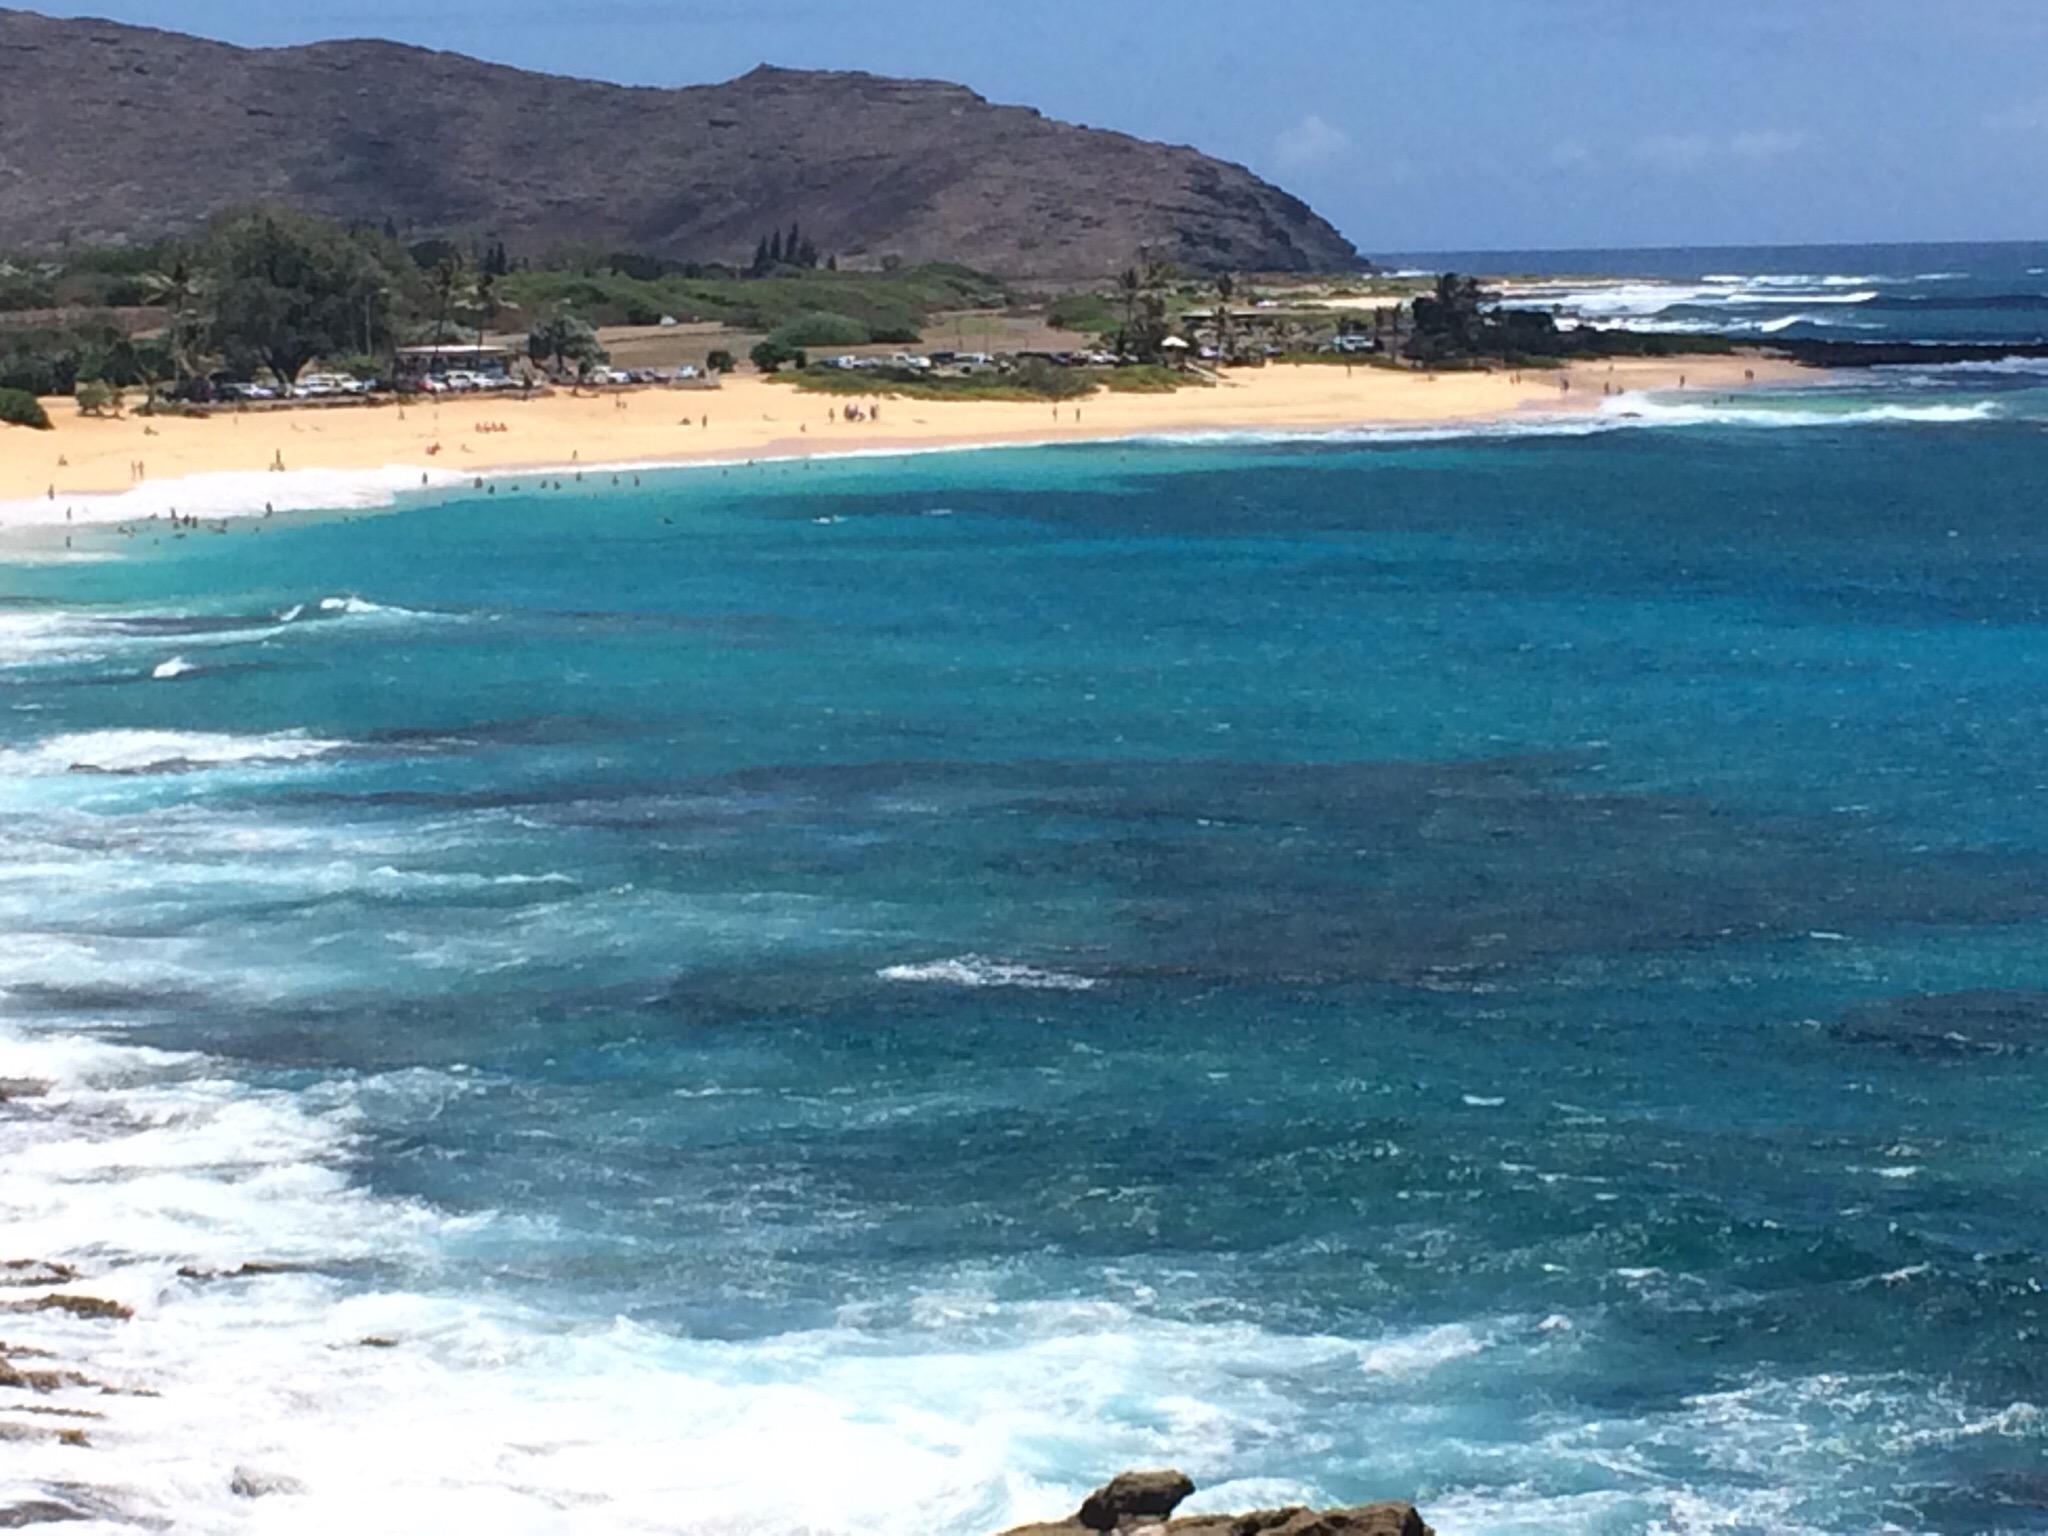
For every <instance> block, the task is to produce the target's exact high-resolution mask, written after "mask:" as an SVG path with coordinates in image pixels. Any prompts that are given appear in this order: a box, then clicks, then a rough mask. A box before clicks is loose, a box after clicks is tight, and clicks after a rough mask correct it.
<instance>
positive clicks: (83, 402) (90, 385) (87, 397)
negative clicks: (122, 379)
mask: <svg viewBox="0 0 2048 1536" xmlns="http://www.w3.org/2000/svg"><path fill="white" fill-rule="evenodd" d="M77 396H78V414H79V415H81V416H109V415H112V416H118V415H120V414H121V391H120V390H118V389H116V388H115V387H114V386H113V385H111V384H109V383H108V382H107V381H106V380H105V379H82V380H80V381H79V384H78V389H77Z"/></svg>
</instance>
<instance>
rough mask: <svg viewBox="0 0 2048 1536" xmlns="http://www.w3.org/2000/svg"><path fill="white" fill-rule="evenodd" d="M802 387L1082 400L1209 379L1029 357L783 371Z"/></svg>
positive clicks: (926, 396) (936, 396) (918, 396)
mask: <svg viewBox="0 0 2048 1536" xmlns="http://www.w3.org/2000/svg"><path fill="white" fill-rule="evenodd" d="M783 377H784V378H785V379H787V380H788V381H789V382H791V383H794V384H795V385H796V386H797V387H798V388H799V389H804V390H808V391H811V392H814V393H817V394H826V395H869V396H872V395H890V396H900V397H902V398H904V399H907V400H1081V399H1085V398H1087V397H1088V396H1089V395H1092V394H1094V393H1096V391H1097V390H1101V389H1108V390H1112V391H1118V392H1132V393H1155V392H1156V393H1162V394H1163V393H1166V392H1168V391H1171V390H1175V389H1180V388H1183V387H1186V386H1188V385H1206V384H1207V383H1208V382H1209V381H1208V380H1206V379H1203V378H1199V377H1197V376H1196V375H1193V374H1188V373H1182V372H1180V371H1178V370H1176V369H1172V368H1156V367H1137V368H1062V367H1060V366H1059V365H1058V364H1056V363H1049V362H1047V361H1045V360H1044V359H1043V358H1026V359H1024V360H1023V361H1022V362H1021V363H1019V364H1018V365H1017V366H1016V367H1015V368H1013V369H1011V370H1010V371H1009V372H1007V373H971V374H936V375H935V374H931V373H927V372H925V371H924V370H922V369H915V368H864V369H862V370H860V371H859V372H858V373H854V372H848V371H846V370H844V369H838V368H812V369H808V370H806V371H804V372H802V373H796V374H786V375H783Z"/></svg>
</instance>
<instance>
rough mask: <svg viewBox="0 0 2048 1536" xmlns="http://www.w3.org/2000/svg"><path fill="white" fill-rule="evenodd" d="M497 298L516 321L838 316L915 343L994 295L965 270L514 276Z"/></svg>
mask: <svg viewBox="0 0 2048 1536" xmlns="http://www.w3.org/2000/svg"><path fill="white" fill-rule="evenodd" d="M499 294H500V297H501V298H502V299H503V300H504V301H505V302H506V303H508V304H512V305H516V306H517V307H518V308H519V310H520V311H521V312H522V314H525V315H529V316H539V315H542V314H545V313H547V312H548V311H549V310H552V309H567V310H570V311H572V312H573V313H575V314H576V315H578V316H580V317H582V318H583V319H585V320H588V321H590V322H591V323H592V324H593V325H654V324H657V323H658V322H659V321H660V320H661V319H662V318H663V317H664V316H671V317H673V318H674V319H676V320H679V321H683V322H686V323H687V322H691V321H715V322H717V323H718V324H720V325H723V326H727V327H730V328H732V329H734V330H739V331H752V332H767V331H773V330H775V329H776V328H777V327H779V326H784V325H788V324H790V323H791V322H792V321H796V320H799V319H802V318H804V317H807V316H813V315H820V314H823V315H838V316H844V317H846V318H847V319H850V320H853V321H857V322H859V323H860V324H862V325H864V326H866V327H868V328H869V330H870V331H887V332H892V333H896V334H899V335H914V334H916V333H917V331H918V330H919V328H920V326H921V324H922V322H923V321H924V320H925V319H926V318H927V317H928V316H930V315H932V314H934V313H936V312H938V311H940V310H960V309H981V308H997V307H1000V306H1002V305H1003V304H1005V303H1007V302H1008V299H1009V295H1008V294H1007V292H1006V291H1005V290H1004V288H1003V285H1002V284H1001V283H1000V282H998V281H997V280H996V279H994V278H992V277H988V276H986V275H984V274H982V273H979V272H975V271H972V270H971V269H969V268H967V267H961V266H953V265H950V264H944V263H941V264H935V265H932V266H923V267H909V268H905V269H904V270H903V271H900V272H805V273H797V274H792V275H789V276H783V277H758V278H736V277H735V278H708V277H682V276H672V277H655V278H641V277H626V276H623V275H620V274H615V273H597V274H590V273H579V272H514V273H511V274H510V275H508V276H507V277H505V278H503V279H502V280H501V281H500V284H499Z"/></svg>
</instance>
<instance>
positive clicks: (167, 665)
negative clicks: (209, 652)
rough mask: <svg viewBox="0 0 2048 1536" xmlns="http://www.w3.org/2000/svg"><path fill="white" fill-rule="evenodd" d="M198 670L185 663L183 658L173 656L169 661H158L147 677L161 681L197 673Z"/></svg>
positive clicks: (187, 662) (192, 665)
mask: <svg viewBox="0 0 2048 1536" xmlns="http://www.w3.org/2000/svg"><path fill="white" fill-rule="evenodd" d="M198 670H199V668H198V667H197V666H195V665H194V664H193V663H191V662H189V661H187V660H186V659H185V658H184V657H182V656H173V657H172V658H171V659H170V660H169V661H160V662H158V663H157V664H156V665H155V666H154V667H151V668H150V669H149V675H150V676H151V677H153V678H156V679H158V680H159V681H162V680H164V679H168V678H173V677H183V676H184V675H185V674H186V673H187V672H197V671H198Z"/></svg>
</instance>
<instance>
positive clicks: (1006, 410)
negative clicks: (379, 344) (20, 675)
mask: <svg viewBox="0 0 2048 1536" xmlns="http://www.w3.org/2000/svg"><path fill="white" fill-rule="evenodd" d="M1752 375H1753V376H1752ZM1820 377H1824V376H1823V375H1819V374H1817V373H1816V372H1815V371H1814V370H1812V369H1810V368H1805V367H1802V366H1800V365H1798V364H1794V363H1790V362H1786V361H1784V360H1781V359H1776V358H1771V357H1764V356H1755V355H1738V356H1713V355H1709V356H1698V357H1678V358H1658V359H1618V360H1615V361H1613V362H1611V363H1607V362H1603V363H1597V364H1591V365H1584V364H1582V365H1577V366H1575V367H1574V368H1572V369H1569V370H1566V371H1565V372H1564V373H1563V374H1559V373H1557V372H1545V373H1528V374H1522V375H1512V374H1506V373H1443V374H1438V375H1434V376H1432V375H1426V374H1417V373H1408V372H1397V371H1393V370H1388V369H1380V368H1369V367H1359V368H1356V369H1352V370H1346V369H1344V368H1342V367H1340V366H1338V365H1334V364H1276V365H1273V366H1271V367H1269V368H1265V369H1259V370H1256V371H1249V372H1245V373H1233V374H1229V375H1226V376H1225V377H1224V379H1223V381H1222V382H1220V383H1218V384H1215V385H1212V386H1209V387H1202V386H1191V387H1189V388H1186V389H1183V390H1179V391H1175V392H1173V393H1170V394H1116V393H1103V394H1097V395H1093V396H1089V397H1086V398H1084V399H1081V400H1078V401H1061V402H1058V403H1057V404H1055V403H1053V402H1050V401H1048V402H1045V403H1042V404H1041V403H1039V402H1035V401H958V402H955V401H933V400H919V399H909V398H902V397H894V396H889V395H886V394H883V395H880V396H878V397H872V398H878V399H879V404H880V412H879V415H880V420H878V421H863V422H857V423H856V422H848V421H846V420H844V419H843V413H844V408H845V407H846V406H847V405H848V404H853V403H863V402H860V400H859V397H854V396H839V395H832V394H825V393H814V392H809V391H804V390H801V389H799V388H797V387H795V386H792V385H788V384H779V383H775V382H772V381H770V380H767V379H764V378H759V377H753V376H748V377H739V378H733V379H729V380H728V381H727V383H726V385H725V387H724V388H722V389H719V390H716V391H709V390H705V391H695V390H693V391H680V390H677V391H667V390H646V391H641V392H637V393H632V394H620V395H567V394H557V395H553V396H549V397H544V398H539V399H531V400H521V399H517V398H514V397H510V396H505V395H496V396H490V395H486V396H463V397H455V398H446V397H443V398H441V399H437V400H435V401H433V402H431V403H424V404H408V405H406V406H402V407H401V406H390V405H387V406H382V407H377V408H372V409H367V410H362V411H350V412H338V411H332V412H329V411H306V412H298V411H280V412H263V413H250V414H248V415H240V414H231V415H222V416H213V417H207V418H190V417H182V416H169V415H166V416H154V417H145V416H136V415H128V416H122V417H114V418H106V419H97V418H87V417H81V416H80V415H79V414H78V413H77V410H76V407H75V406H74V405H73V404H72V402H71V401H69V400H68V399H61V400H52V401H48V402H46V405H47V406H48V407H49V409H50V411H51V418H52V420H53V421H54V422H55V423H56V426H55V428H54V430H52V431H49V432H30V431H28V430H26V429H19V428H16V429H6V437H5V439H4V440H5V442H6V444H7V447H8V453H7V454H6V456H5V462H4V463H0V533H4V534H7V535H12V536H15V537H13V538H11V539H10V542H12V543H16V544H21V543H26V544H30V545H44V546H47V545H48V544H49V543H51V542H54V540H53V539H52V538H51V537H50V536H52V535H54V536H55V537H57V538H61V537H62V536H63V535H64V534H65V532H66V530H67V529H89V528H93V527H96V526H97V527H105V526H107V525H110V524H122V523H129V522H141V521H147V520H148V519H150V518H151V517H162V516H164V515H166V514H167V513H169V512H170V511H172V510H174V509H175V510H176V511H178V512H179V513H180V514H182V515H185V516H194V515H196V516H198V517H200V518H202V519H205V520H209V521H217V520H219V519H223V518H233V517H252V516H255V517H260V516H262V515H263V514H264V512H265V511H266V509H275V510H276V511H278V512H307V511H319V510H343V511H347V510H368V509H373V508H383V507H389V506H392V505H394V504H395V503H397V502H398V501H399V500H400V499H401V498H402V497H404V496H406V495H408V494H412V493H418V492H422V491H424V492H434V491H452V490H457V489H461V488H464V487H474V486H475V485H476V482H477V481H478V480H479V479H480V478H481V479H482V480H484V481H486V482H495V481H499V480H503V479H504V478H506V477H509V476H517V475H548V476H557V475H568V474H575V473H583V474H592V473H602V474H615V473H616V474H649V473H657V472H665V471H670V470H678V469H688V468H697V467H719V466H730V465H733V464H736V463H748V462H754V463H759V462H770V461H783V462H788V461H799V460H806V459H825V458H848V457H893V456H898V455H910V454H918V453H927V452H939V451H967V450H972V449H980V448H1000V447H1032V446H1043V445H1046V444H1056V443H1103V442H1128V441H1136V440H1147V439H1169V440H1183V441H1185V440H1190V439H1193V440H1202V439H1219V440H1227V439H1229V438H1232V437H1243V436H1246V435H1248V434H1250V435H1256V436H1260V437H1285V436H1291V435H1303V436H1308V435H1312V434H1315V433H1317V432H1332V431H1345V432H1349V431H1357V432H1399V431H1404V430H1420V431H1427V432H1436V431H1439V430H1441V431H1447V432H1460V431H1468V430H1472V429H1483V428H1485V427H1488V426H1500V425H1512V424H1515V423H1527V424H1532V425H1534V424H1538V423H1546V422H1567V421H1571V420H1574V419H1584V418H1588V417H1592V416H1595V415H1598V414H1600V412H1601V409H1602V407H1603V406H1605V405H1610V404H1611V403H1612V401H1613V399H1614V397H1613V396H1611V395H1608V394H1607V393H1606V391H1607V390H1608V389H1610V388H1612V389H1615V390H1619V391H1621V392H1623V393H1625V394H1628V395H1640V394H1643V393H1645V392H1651V391H1663V390H1675V389H1677V388H1679V381H1680V380H1681V379H1683V380H1684V381H1685V393H1686V394H1687V395H1693V394H1697V395H1699V396H1701V397H1703V398H1704V397H1708V396H1712V395H1714V394H1727V393H1737V392H1746V391H1750V390H1755V389H1760V388H1768V387H1772V386H1782V385H1784V384H1788V383H1791V382H1794V381H1813V380H1815V379H1817V378H1820ZM1561 378H1563V379H1566V380H1568V381H1569V388H1568V389H1564V388H1560V387H1559V380H1560V379H1561ZM484 424H502V425H503V427H504V428H505V430H503V431H485V430H481V427H482V425H484ZM906 428H907V430H906ZM24 449H26V450H27V451H23V450H24ZM278 464H282V465H283V466H284V468H283V469H282V470H280V469H278V468H277V467H276V465H278ZM138 466H139V467H140V469H141V470H142V476H141V478H140V479H137V478H136V477H135V472H136V468H137V467H138ZM124 482H125V483H124ZM24 535H25V536H27V537H26V538H23V537H22V536H24Z"/></svg>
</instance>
